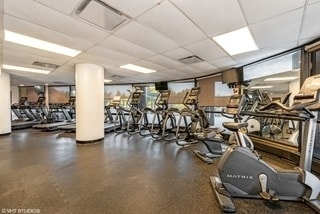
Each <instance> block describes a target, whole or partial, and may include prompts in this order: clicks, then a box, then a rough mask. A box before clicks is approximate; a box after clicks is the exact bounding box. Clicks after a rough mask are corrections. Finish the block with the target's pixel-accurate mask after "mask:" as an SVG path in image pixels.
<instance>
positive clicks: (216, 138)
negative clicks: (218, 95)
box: [193, 94, 253, 164]
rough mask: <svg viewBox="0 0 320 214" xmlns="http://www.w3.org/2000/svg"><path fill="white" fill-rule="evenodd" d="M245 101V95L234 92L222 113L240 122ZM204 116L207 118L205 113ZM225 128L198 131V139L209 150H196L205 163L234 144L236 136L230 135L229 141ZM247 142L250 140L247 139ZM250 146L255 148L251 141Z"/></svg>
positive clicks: (211, 160) (209, 162)
mask: <svg viewBox="0 0 320 214" xmlns="http://www.w3.org/2000/svg"><path fill="white" fill-rule="evenodd" d="M243 103H244V97H243V95H239V94H234V95H232V96H230V99H229V102H228V104H227V106H226V108H225V109H223V111H222V112H221V115H222V116H224V117H226V118H230V119H233V121H234V122H240V120H241V117H240V112H241V108H242V106H243ZM202 118H206V117H205V115H203V116H202ZM223 131H224V130H219V128H209V129H202V130H201V131H200V132H198V133H196V136H197V139H198V141H199V142H202V143H203V144H204V145H205V146H206V148H207V150H208V152H201V151H199V150H194V151H193V152H194V153H195V155H196V156H197V157H198V158H200V159H201V160H202V161H204V162H205V163H208V164H211V163H213V158H217V157H220V156H221V155H222V154H223V153H224V152H225V151H226V149H227V148H228V146H229V145H231V144H233V141H234V140H233V139H234V136H233V135H231V136H230V137H229V141H228V142H226V140H225V139H224V138H223V136H222V132H223ZM247 142H249V141H248V140H247ZM248 146H249V147H250V148H253V145H252V144H250V143H249V145H248Z"/></svg>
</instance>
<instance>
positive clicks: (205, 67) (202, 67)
mask: <svg viewBox="0 0 320 214" xmlns="http://www.w3.org/2000/svg"><path fill="white" fill-rule="evenodd" d="M190 66H191V67H193V68H196V69H198V71H199V72H203V71H210V70H212V71H213V70H215V69H217V68H216V67H215V66H214V65H211V64H210V63H208V62H198V63H195V64H191V65H190Z"/></svg>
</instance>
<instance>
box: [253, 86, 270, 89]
mask: <svg viewBox="0 0 320 214" xmlns="http://www.w3.org/2000/svg"><path fill="white" fill-rule="evenodd" d="M272 87H273V85H255V86H252V87H250V88H251V89H268V88H272Z"/></svg>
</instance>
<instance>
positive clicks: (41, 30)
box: [4, 15, 92, 51]
mask: <svg viewBox="0 0 320 214" xmlns="http://www.w3.org/2000/svg"><path fill="white" fill-rule="evenodd" d="M4 28H5V29H6V30H10V31H13V32H15V33H19V34H23V35H26V36H31V37H34V38H36V39H41V40H44V41H47V42H52V43H55V44H58V45H63V46H65V47H68V48H73V49H77V50H80V51H82V50H85V49H87V48H88V47H90V46H91V45H92V42H90V41H89V40H81V39H79V38H78V37H73V36H70V35H67V34H64V33H62V32H57V31H54V30H51V29H48V28H45V27H42V26H40V25H36V24H34V23H30V22H27V21H24V20H22V19H18V18H16V17H12V16H9V15H4Z"/></svg>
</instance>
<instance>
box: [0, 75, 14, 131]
mask: <svg viewBox="0 0 320 214" xmlns="http://www.w3.org/2000/svg"><path fill="white" fill-rule="evenodd" d="M10 133H11V103H10V74H8V73H6V72H3V71H2V72H1V71H0V135H6V134H10Z"/></svg>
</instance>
